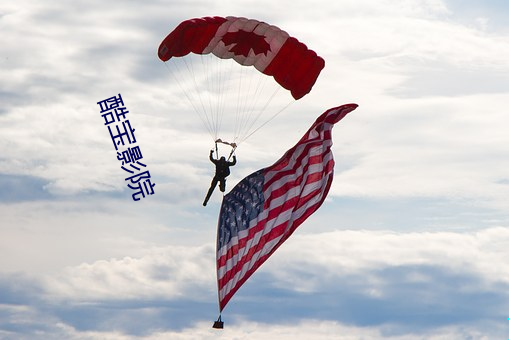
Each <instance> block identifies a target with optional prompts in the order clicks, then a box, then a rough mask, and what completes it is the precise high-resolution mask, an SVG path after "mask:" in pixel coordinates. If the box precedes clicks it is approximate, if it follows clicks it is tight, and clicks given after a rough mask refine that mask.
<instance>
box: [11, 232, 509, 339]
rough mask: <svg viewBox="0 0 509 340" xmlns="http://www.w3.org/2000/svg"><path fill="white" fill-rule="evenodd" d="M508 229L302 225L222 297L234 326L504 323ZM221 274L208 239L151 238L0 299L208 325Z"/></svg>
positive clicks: (155, 323)
mask: <svg viewBox="0 0 509 340" xmlns="http://www.w3.org/2000/svg"><path fill="white" fill-rule="evenodd" d="M508 237H509V234H508V231H507V228H492V229H488V230H483V231H479V232H472V233H452V232H435V233H426V232H424V233H422V232H421V233H417V232H412V233H394V232H388V231H353V230H350V231H348V230H345V231H335V232H327V233H317V234H303V235H295V236H294V237H292V238H291V239H290V240H289V241H288V242H286V244H285V245H284V246H282V247H281V248H280V250H278V252H277V253H276V254H274V255H273V257H272V258H271V259H270V260H269V261H268V262H267V263H266V264H265V265H264V266H263V267H262V268H261V270H259V271H258V272H257V273H255V274H254V275H253V277H252V278H251V279H250V280H249V281H248V282H247V283H246V284H245V285H244V287H242V288H241V289H240V290H239V292H238V293H237V294H236V296H235V298H234V299H233V300H232V301H231V302H230V304H229V305H228V307H227V308H226V309H225V312H224V315H223V317H224V318H225V319H227V320H228V329H231V330H230V331H227V332H232V331H233V332H234V334H236V332H240V333H239V336H240V335H241V334H244V333H246V332H248V333H251V332H254V333H256V336H259V337H262V335H263V332H265V331H264V330H262V329H267V328H268V329H270V330H271V332H273V333H274V334H275V336H277V335H278V334H279V335H280V336H281V338H282V339H284V338H285V336H286V338H290V335H288V331H287V328H286V327H289V326H288V325H290V324H291V325H293V326H292V327H295V325H296V324H297V328H300V327H302V330H301V332H303V334H307V333H306V332H307V331H306V329H314V328H312V327H311V324H314V325H315V327H318V329H319V330H321V331H323V332H324V334H323V336H324V337H326V336H327V334H331V332H335V331H337V330H338V327H339V328H340V329H343V331H344V332H346V333H345V336H351V337H355V336H358V334H365V336H366V337H368V338H376V337H377V336H378V337H383V338H391V339H392V338H394V339H398V338H405V337H406V338H412V337H415V338H419V337H421V338H422V336H423V334H426V338H433V336H436V337H437V338H439V337H440V336H445V335H444V334H466V335H469V336H474V335H475V334H479V332H480V330H486V331H487V332H488V333H486V334H490V333H489V332H494V333H493V334H499V332H500V330H501V329H502V327H501V325H502V324H503V323H504V322H505V318H506V317H504V315H503V313H504V312H503V311H504V310H506V309H507V304H506V303H505V301H507V287H508V285H509V267H508V268H506V267H504V265H503V263H504V259H505V258H506V257H507V249H506V248H505V247H504V245H505V244H506V243H507V238H508ZM214 276H215V275H214V264H213V247H212V245H205V246H200V247H182V246H181V247H171V248H170V247H166V248H146V249H145V251H144V255H143V256H141V257H138V258H132V257H131V258H127V257H126V258H123V259H110V260H108V261H105V260H101V261H96V262H94V263H90V264H88V263H83V264H81V265H78V266H74V267H68V268H67V269H65V270H62V271H60V272H59V273H55V274H53V275H52V276H47V275H44V276H39V277H38V279H37V280H34V279H30V280H28V279H27V278H24V277H19V276H18V277H13V276H11V277H7V278H6V279H5V281H4V282H5V283H6V282H10V283H9V284H8V285H6V286H5V287H7V289H3V290H4V291H6V292H9V293H7V294H6V295H5V296H6V297H9V299H8V300H5V299H6V298H5V297H4V298H3V299H2V303H4V304H8V305H9V306H19V307H16V308H18V309H16V310H17V311H18V312H16V313H21V312H22V313H31V314H30V315H34V313H35V314H37V313H39V311H40V310H43V309H44V310H46V311H47V317H48V318H50V319H55V320H58V322H57V323H59V324H62V325H66V327H67V328H65V330H66V331H68V332H71V334H72V333H73V332H85V333H84V334H91V336H92V335H93V334H95V333H96V332H100V333H98V334H102V332H105V333H104V334H105V336H113V334H115V333H111V332H114V331H119V332H121V333H120V334H124V335H125V336H128V335H129V336H139V337H143V336H148V335H150V336H153V337H156V338H157V337H158V336H161V337H163V336H168V334H172V335H175V336H176V337H179V336H180V337H182V338H185V337H187V336H193V335H194V336H196V334H202V333H203V334H204V335H203V336H205V334H213V333H210V332H209V331H208V327H210V325H209V324H207V325H206V326H205V325H204V324H203V323H202V321H203V320H205V319H207V318H212V316H211V315H214V314H215V309H216V308H217V306H215V301H216V294H215V278H214ZM30 282H31V283H30ZM14 287H16V288H14ZM15 291H16V292H17V293H16V294H14V292H15ZM16 296H18V298H15V297H16ZM31 296H32V297H31ZM33 297H35V299H34V298H33ZM23 306H25V307H23ZM12 308H14V307H9V308H7V309H8V310H12ZM35 319H37V318H35ZM129 320H131V321H129ZM132 320H136V321H132ZM247 320H253V321H247ZM254 321H256V322H254ZM11 323H12V322H11ZM41 324H43V325H46V324H45V323H44V322H41ZM265 324H266V325H265ZM269 324H270V325H271V326H267V325H269ZM488 324H492V325H493V327H492V329H491V330H487V328H486V325H488ZM262 325H265V326H262ZM299 325H300V326H299ZM466 325H469V326H466ZM34 327H35V326H34ZM37 327H42V326H37ZM248 330H249V331H248ZM22 331H26V329H25V328H22V329H21V330H20V332H22ZM53 331H55V330H53ZM296 332H297V330H296ZM319 332H320V331H319ZM78 334H81V333H78ZM319 334H321V333H319Z"/></svg>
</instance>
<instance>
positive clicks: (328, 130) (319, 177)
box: [216, 104, 357, 311]
mask: <svg viewBox="0 0 509 340" xmlns="http://www.w3.org/2000/svg"><path fill="white" fill-rule="evenodd" d="M355 108H357V105H356V104H346V105H342V106H339V107H335V108H332V109H329V110H327V111H326V112H325V113H323V114H322V115H321V116H320V117H318V119H317V120H316V121H315V123H314V124H313V125H312V126H311V128H310V129H309V130H308V131H307V132H306V134H305V135H304V136H303V137H302V138H301V140H300V141H299V142H298V143H297V144H296V145H295V146H294V147H293V148H291V149H290V150H288V151H287V152H286V153H285V154H284V155H283V157H281V159H279V160H278V161H277V162H276V163H274V164H273V165H272V166H269V167H267V168H264V169H261V170H258V171H256V172H254V173H253V174H251V175H249V176H247V177H246V178H244V179H243V180H242V181H240V182H239V183H238V184H237V185H236V186H235V187H234V188H233V189H232V190H231V192H229V193H228V194H227V195H226V196H225V197H224V199H223V203H222V205H221V212H220V215H219V223H218V230H217V254H216V256H217V280H218V291H219V310H220V311H222V310H223V309H224V307H225V306H226V304H227V303H228V301H230V299H231V298H232V296H233V295H234V294H235V292H236V291H237V290H238V289H239V288H240V287H241V286H242V285H243V284H244V283H245V282H246V280H247V279H248V278H249V277H250V276H251V275H252V274H253V273H254V272H255V271H256V270H257V269H258V268H259V267H260V266H261V265H262V264H263V263H264V262H265V261H266V260H267V259H268V258H269V257H270V255H272V253H274V251H276V249H277V248H278V247H279V246H280V245H281V244H282V243H283V242H284V241H286V239H288V237H290V235H291V234H292V233H293V232H294V231H295V229H297V227H298V226H299V225H300V224H302V223H303V222H304V221H305V220H306V218H308V217H309V216H310V215H311V214H312V213H313V212H315V211H316V210H317V209H318V208H319V207H320V205H321V204H322V203H323V201H324V200H325V197H326V196H327V193H328V191H329V188H330V185H331V183H332V175H333V171H334V159H333V157H332V151H331V146H332V139H331V137H332V127H333V126H334V124H335V123H337V122H339V121H340V120H341V119H342V118H343V117H345V116H346V115H347V114H348V113H349V112H351V111H353V110H355Z"/></svg>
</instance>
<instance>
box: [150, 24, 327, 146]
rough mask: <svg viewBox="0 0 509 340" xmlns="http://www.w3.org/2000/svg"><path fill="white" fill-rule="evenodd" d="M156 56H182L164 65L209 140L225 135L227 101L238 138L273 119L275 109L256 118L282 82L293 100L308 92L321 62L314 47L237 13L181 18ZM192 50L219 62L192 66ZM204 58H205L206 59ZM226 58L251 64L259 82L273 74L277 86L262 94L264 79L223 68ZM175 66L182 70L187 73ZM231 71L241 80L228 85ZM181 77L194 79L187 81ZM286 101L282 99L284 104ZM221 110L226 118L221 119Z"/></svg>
mask: <svg viewBox="0 0 509 340" xmlns="http://www.w3.org/2000/svg"><path fill="white" fill-rule="evenodd" d="M158 55H159V58H160V59H161V60H162V61H164V62H171V61H175V63H177V61H176V60H177V59H183V64H184V65H183V66H182V65H180V66H177V65H169V66H168V69H169V70H170V72H171V73H172V74H173V75H174V77H175V78H174V81H175V82H176V83H178V84H179V85H180V87H181V89H182V90H183V91H184V92H185V95H186V96H187V98H188V99H189V101H190V102H191V104H192V106H193V107H194V110H195V111H196V112H197V113H199V114H200V116H201V118H202V121H203V122H204V123H205V125H206V126H207V128H208V129H209V132H211V134H212V136H213V138H214V140H215V139H217V138H218V137H222V138H224V137H223V136H219V135H218V133H219V131H218V130H219V127H220V125H221V124H222V122H223V121H225V120H226V121H228V120H229V119H230V118H231V116H230V113H228V111H229V110H230V106H232V105H233V104H234V103H235V105H237V108H236V109H235V111H236V113H235V114H233V116H235V119H234V120H235V121H236V124H237V125H239V126H238V127H237V128H235V129H237V130H240V131H239V132H234V135H233V139H234V140H232V141H233V142H237V143H238V142H242V141H243V140H244V139H245V138H247V137H249V136H250V135H251V134H252V133H253V132H254V131H256V130H257V129H258V128H259V127H260V121H261V125H264V124H265V123H266V122H267V120H270V119H272V118H273V117H271V115H274V114H277V113H278V112H269V113H268V115H269V119H266V118H263V117H262V118H261V119H260V117H261V116H262V114H263V111H267V110H269V111H270V110H273V108H269V107H268V104H267V101H269V102H270V101H274V97H275V93H274V91H275V92H277V90H278V89H279V88H281V87H282V88H285V89H287V90H288V91H290V93H291V96H292V97H293V99H295V100H297V99H300V98H302V97H303V96H305V95H306V94H307V93H309V92H310V91H311V88H312V87H313V85H314V84H315V82H316V80H317V78H318V75H319V74H320V71H321V70H322V69H323V67H324V66H325V62H324V60H323V59H322V58H321V57H319V56H318V55H317V54H316V53H315V52H314V51H312V50H310V49H308V48H307V47H306V45H304V44H303V43H301V42H299V41H298V40H297V39H296V38H293V37H291V36H290V35H289V34H288V33H286V32H285V31H283V30H281V29H280V28H278V27H276V26H273V25H269V24H267V23H265V22H261V21H258V20H253V19H247V18H239V17H226V18H223V17H205V18H196V19H190V20H186V21H184V22H182V23H180V24H179V25H178V26H177V27H176V28H175V29H174V30H173V31H172V32H170V34H168V36H167V37H166V38H165V39H164V40H163V41H162V43H161V44H160V46H159V50H158ZM193 55H200V56H205V55H210V56H213V58H212V59H214V60H215V61H214V62H218V61H222V62H223V64H220V66H217V65H216V64H214V65H211V64H208V63H209V59H205V58H202V60H201V61H200V62H196V64H197V65H199V66H198V67H197V68H195V66H193V64H192V62H190V61H189V59H188V58H190V56H193ZM177 57H185V58H177ZM204 60H207V61H206V63H207V64H205V62H204ZM225 60H233V61H235V62H236V63H238V64H240V65H243V66H254V69H255V70H256V72H255V73H257V74H258V77H260V76H259V75H261V78H262V79H264V80H263V81H265V79H266V78H270V77H266V76H272V77H273V79H274V80H275V81H276V85H277V88H276V89H275V90H270V91H269V92H268V95H267V96H268V99H263V96H265V94H262V92H263V91H264V89H265V87H266V85H265V83H263V84H261V82H260V81H258V82H253V81H252V80H247V78H248V77H247V73H248V71H245V70H243V68H239V69H237V68H235V67H231V66H230V67H228V66H226V67H225V66H224V61H225ZM218 65H219V64H218ZM240 69H242V70H240ZM249 69H253V68H249ZM179 70H185V72H186V74H185V75H184V72H180V71H179ZM250 72H252V71H250ZM235 76H236V77H237V78H238V79H239V82H240V85H237V86H232V84H231V82H232V81H231V78H230V77H235ZM186 81H191V82H194V83H193V84H186ZM228 91H231V92H232V93H233V96H229V95H228V94H227V92H228ZM195 92H196V93H195ZM198 92H200V93H198ZM203 93H205V95H206V96H207V97H206V98H204V97H203ZM195 94H196V95H195ZM260 98H262V99H260ZM293 99H292V100H291V102H293ZM276 101H277V100H276ZM286 101H288V99H286ZM288 104H289V103H288V102H286V106H287V105H288ZM284 106H285V105H283V107H284ZM280 111H281V110H280ZM225 112H226V115H227V118H226V119H223V114H225ZM218 121H221V122H218Z"/></svg>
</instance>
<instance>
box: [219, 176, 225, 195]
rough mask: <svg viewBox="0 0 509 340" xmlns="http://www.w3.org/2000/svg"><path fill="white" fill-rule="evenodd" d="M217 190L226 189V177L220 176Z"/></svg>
mask: <svg viewBox="0 0 509 340" xmlns="http://www.w3.org/2000/svg"><path fill="white" fill-rule="evenodd" d="M219 190H221V192H224V191H225V190H226V178H222V179H220V180H219Z"/></svg>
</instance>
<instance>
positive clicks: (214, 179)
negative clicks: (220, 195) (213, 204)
mask: <svg viewBox="0 0 509 340" xmlns="http://www.w3.org/2000/svg"><path fill="white" fill-rule="evenodd" d="M216 185H217V178H215V177H214V178H213V179H212V182H211V183H210V188H209V191H208V192H207V196H205V200H204V201H203V206H206V205H207V202H208V201H209V199H210V196H212V193H213V192H214V189H215V188H216Z"/></svg>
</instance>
